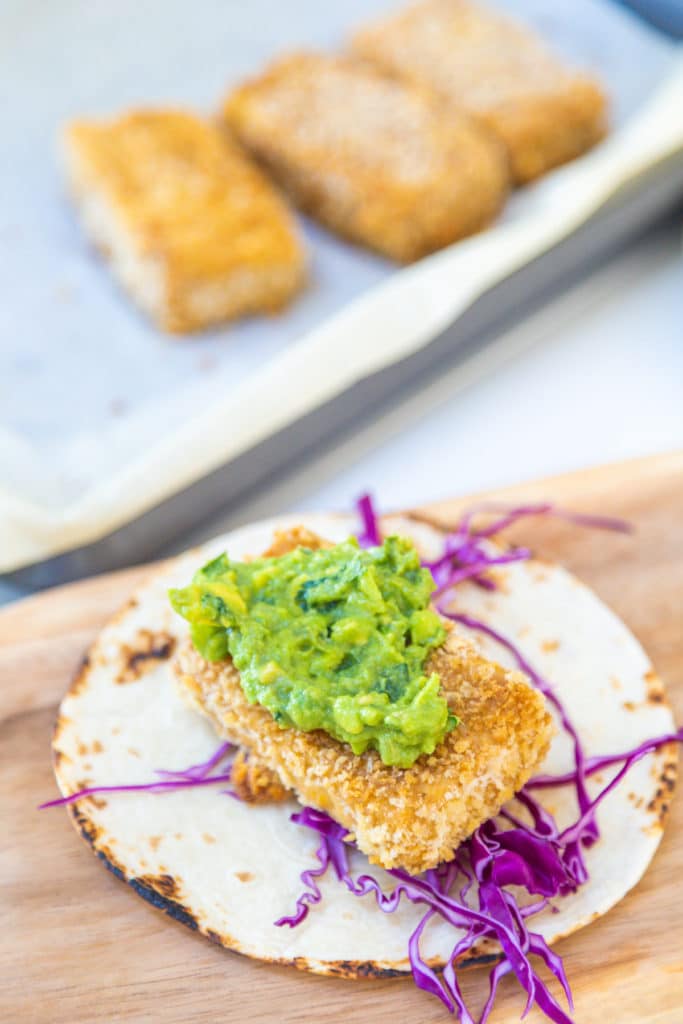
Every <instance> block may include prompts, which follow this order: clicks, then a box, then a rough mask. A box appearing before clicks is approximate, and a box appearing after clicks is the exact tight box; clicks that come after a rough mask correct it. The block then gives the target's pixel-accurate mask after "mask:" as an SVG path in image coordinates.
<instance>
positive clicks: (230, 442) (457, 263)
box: [0, 0, 683, 570]
mask: <svg viewBox="0 0 683 1024" xmlns="http://www.w3.org/2000/svg"><path fill="white" fill-rule="evenodd" d="M392 6H396V4H388V3H386V2H384V3H381V2H377V0H370V2H368V0H364V2H360V0H352V2H350V3H347V4H345V5H344V9H343V11H342V10H333V9H328V8H327V5H319V4H315V3H312V2H309V0H295V2H293V3H290V4H288V5H281V4H276V3H275V2H274V0H256V2H252V3H250V4H249V5H243V4H241V3H236V2H235V3H225V2H224V3H213V2H203V3H199V4H196V3H195V4H194V5H189V4H187V3H178V2H176V0H174V2H169V0H166V2H164V3H162V2H160V0H148V2H146V3H143V4H140V3H132V2H130V0H124V2H120V3H117V4H116V5H105V4H102V5H93V4H87V3H85V2H83V0H72V2H70V3H68V2H62V3H61V4H60V5H52V6H51V7H45V6H43V5H40V6H38V4H37V3H34V2H26V0H23V2H21V3H16V4H15V5H10V7H9V9H8V14H6V15H5V16H4V17H3V20H4V23H5V29H4V31H3V33H2V42H1V43H0V47H1V48H2V49H0V76H4V84H5V95H12V96H15V97H17V98H18V102H15V103H14V104H11V105H8V106H7V108H6V109H5V112H4V115H3V116H4V117H5V118H6V119H7V120H8V125H7V127H6V130H5V133H4V138H5V147H4V148H5V152H9V153H11V154H12V156H13V159H12V160H11V161H7V162H6V164H7V165H8V166H7V168H6V170H5V171H4V172H3V177H4V176H5V175H6V176H7V180H6V181H3V182H2V189H1V191H0V204H1V205H0V271H1V272H2V279H3V281H4V283H5V289H4V296H3V303H2V304H1V306H0V360H1V362H0V570H9V569H13V568H16V567H17V566H20V565H23V564H27V563H29V562H32V561H37V560H39V559H42V558H45V557H47V556H48V555H52V554H55V553H57V552H59V551H64V550H66V549H68V548H70V547H75V546H77V545H81V544H83V543H86V542H88V541H92V540H94V539H96V538H97V537H98V536H103V535H104V534H106V533H108V532H110V531H111V530H113V529H115V528H117V527H119V526H120V525H121V524H122V523H125V522H126V521H129V520H131V519H132V518H134V517H135V516H137V515H139V514H140V513H142V512H143V511H145V510H146V509H148V508H150V507H151V506H153V505H155V504H157V503H158V502H159V501H161V500H162V499H163V498H165V497H167V496H168V495H169V494H173V493H175V492H177V491H178V490H179V489H180V488H181V487H183V486H187V485H188V484H189V483H191V482H192V481H193V480H196V479H198V478H199V477H201V476H203V475H204V474H206V473H208V472H210V471H211V470H213V469H215V468H216V467H217V466H219V465H221V464H222V463H224V462H225V461H226V460H227V459H229V458H234V457H235V456H237V455H238V454H239V453H240V452H243V451H245V450H246V449H247V448H248V447H250V446H251V445H253V444H254V443H256V442H257V441H260V440H263V439H264V438H265V437H267V436H269V435H271V434H272V433H273V432H275V431H277V430H279V429H282V428H283V427H285V426H286V425H287V424H289V423H291V422H292V421H294V420H296V419H297V418H299V417H300V416H302V415H304V414H305V413H306V412H309V411H310V410H311V409H312V408H315V407H316V406H317V405H320V404H321V403H322V402H323V401H325V400H328V399H329V398H330V397H333V396H334V395H335V394H338V393H339V392H341V391H342V390H343V389H344V388H346V387H348V386H350V385H351V384H352V383H353V382H354V381H356V380H358V379H360V378H362V377H365V376H367V375H368V374H370V373H372V372H374V371H376V370H377V369H378V368H380V367H381V366H384V365H389V364H392V363H394V362H396V361H397V360H399V359H401V358H403V357H405V356H406V355H408V354H409V353H410V352H412V351H415V350H416V349H418V348H419V347H421V346H422V345H424V344H425V343H427V342H428V341H429V340H430V338H431V337H434V335H435V334H436V333H438V332H439V331H441V330H443V328H444V327H445V326H447V325H448V323H450V322H451V321H452V320H453V319H454V318H455V317H456V316H457V315H458V313H459V312H461V311H462V310H463V309H465V308H467V306H468V305H469V304H470V303H471V302H472V301H473V300H474V299H475V298H476V297H477V296H478V295H481V293H482V292H483V291H485V290H486V289H487V288H488V287H489V286H490V285H491V284H493V283H494V282H495V281H497V280H500V279H501V278H502V277H504V276H506V275H507V274H509V273H510V272H511V271H512V270H514V269H515V267H518V266H520V265H522V264H524V263H525V262H526V261H528V260H529V259H530V258H532V257H533V256H534V255H537V254H538V253H539V252H542V251H544V249H546V248H548V247H550V246H552V245H553V244H555V242H557V241H558V240H559V239H561V238H562V237H564V236H565V235H566V234H568V233H569V232H571V231H572V230H573V229H574V228H575V227H576V226H577V225H578V224H580V223H581V222H582V221H584V220H585V219H586V217H587V216H589V215H590V213H591V212H592V211H593V210H594V209H596V208H597V207H598V206H599V205H601V203H602V202H604V200H605V199H606V198H607V197H608V196H609V195H611V194H612V193H613V192H614V191H615V189H617V188H618V187H619V186H620V185H621V184H622V183H623V182H624V181H628V180H629V179H632V178H633V177H634V176H637V175H638V174H639V173H642V172H643V171H644V170H645V169H646V168H647V167H649V166H650V165H651V164H652V163H653V162H655V161H656V160H658V159H660V158H661V157H662V156H664V155H666V154H667V153H670V152H672V151H674V150H676V149H678V148H680V147H681V145H683V124H682V123H681V122H682V120H683V119H681V117H680V110H681V108H682V106H683V69H682V63H681V55H680V51H677V50H676V49H675V47H674V46H672V45H671V44H670V43H668V42H666V41H665V40H663V39H662V38H661V37H658V36H656V35H654V34H652V33H651V32H649V31H648V30H647V29H645V28H644V27H643V26H642V25H641V24H640V23H639V22H637V21H635V20H634V19H633V18H631V17H630V16H628V15H626V14H624V13H623V12H622V11H620V10H618V9H616V8H613V7H611V6H609V5H607V4H601V3H598V2H594V0H591V2H589V0H583V2H581V3H576V2H575V3H568V2H564V0H563V2H562V3H557V4H555V5H553V8H552V11H551V10H549V9H548V7H549V5H547V4H543V3H541V2H532V0H525V2H524V3H522V2H519V3H512V2H510V3H508V4H506V5H505V6H508V7H511V8H514V9H516V10H517V11H520V12H521V11H523V12H524V13H525V14H526V15H527V16H528V17H529V18H530V19H531V20H533V21H534V22H535V23H536V24H537V25H539V27H540V28H541V29H542V31H543V32H544V34H545V35H546V36H548V37H550V38H551V39H553V41H554V42H555V45H556V46H557V48H558V49H561V50H563V51H564V52H565V53H566V54H567V55H568V56H569V57H570V58H573V59H574V60H575V61H578V62H580V63H581V64H583V65H584V66H588V67H592V68H594V69H595V70H598V71H599V73H600V74H601V75H602V77H603V78H604V79H605V81H606V82H607V84H608V86H609V88H610V90H611V92H612V95H613V99H614V124H615V132H614V134H613V135H612V137H611V138H610V139H609V140H608V141H607V142H606V143H604V144H603V145H602V146H601V147H599V148H598V149H597V150H595V151H594V152H593V153H591V154H589V155H588V156H587V157H585V158H583V159H582V160H580V161H576V162H574V164H572V165H569V166H568V167H566V168H564V169H561V170H560V171H558V172H556V173H555V174H553V175H551V176H550V177H548V178H547V179H545V180H544V181H542V182H540V183H539V184H538V185H536V186H533V187H532V188H530V189H527V190H524V191H523V192H520V193H518V194H516V195H515V196H514V197H513V199H512V201H511V202H510V204H509V206H508V208H507V210H506V212H505V214H504V216H503V218H502V220H501V222H500V223H499V225H498V226H497V227H495V228H493V229H491V230H489V231H488V232H485V233H484V234H482V235H480V236H477V237H476V238H473V239H470V240H467V241H466V242H463V243H459V244H458V245H456V246H453V247H451V249H449V250H444V251H443V252H442V253H439V254H436V255H435V256H434V257H431V258H430V259H428V260H424V261H422V262H421V263H419V264H417V265H415V266H413V267H411V268H407V269H404V270H401V271H399V270H397V269H396V268H394V267H393V266H391V265H390V264H388V263H386V262H385V261H383V260H381V259H379V258H376V257H374V256H372V255H370V254H368V253H365V252H364V251H362V250H360V249H356V248H354V247H352V246H350V245H346V244H344V243H342V242H339V241H337V240H336V239H334V238H332V237H331V236H330V235H328V234H326V233H324V232H322V231H321V230H319V229H317V228H316V227H315V226H313V225H310V224H307V225H306V228H305V231H306V236H307V240H308V243H309V247H310V249H311V252H312V256H313V283H312V286H311V288H310V289H309V291H308V292H307V293H306V294H305V295H304V296H303V297H302V298H301V299H300V300H299V301H298V302H297V303H296V304H295V305H294V306H292V307H291V309H290V310H289V311H288V312H287V313H286V314H285V315H283V316H280V317H277V318H255V319H253V320H250V321H248V322H244V323H241V324H238V325H233V326H230V327H226V328H223V329H221V330H218V331H215V332H213V333H211V334H208V335H204V336H201V337H200V338H192V339H189V340H186V341H182V340H177V339H171V338H167V337H166V336H164V335H161V334H158V333H157V332H156V331H155V330H154V329H153V328H152V327H151V326H150V325H148V324H147V322H146V321H145V320H144V319H142V317H140V316H139V315H138V314H137V312H136V311H135V310H134V309H133V308H132V307H131V306H130V305H129V303H128V302H127V300H125V299H124V298H122V296H121V295H120V294H119V292H118V291H117V288H116V286H115V285H114V283H113V282H112V281H111V279H110V277H109V275H108V274H107V272H106V271H105V270H104V269H103V268H102V267H101V265H100V264H99V261H98V260H96V259H94V258H93V256H92V254H91V253H90V252H89V251H88V249H87V247H86V245H85V243H84V242H83V240H82V237H81V235H80V232H79V230H78V226H77V223H76V220H75V218H74V217H73V215H72V211H71V210H70V208H69V207H68V205H67V203H66V202H65V200H64V198H63V196H62V194H61V180H60V177H59V173H58V168H57V167H56V164H55V153H54V143H55V135H56V133H57V131H58V128H59V125H60V124H61V123H62V122H63V121H64V120H65V119H67V118H68V117H69V116H73V115H75V114H80V113H88V114H100V113H109V112H114V111H116V110H119V109H121V108H123V107H125V106H126V105H128V104H140V103H143V102H144V103H168V102H171V103H184V104H190V105H194V106H197V107H199V108H201V109H204V110H207V111H209V110H211V109H213V108H215V106H216V104H217V102H218V101H219V99H220V97H221V95H222V93H223V92H224V91H225V87H226V85H227V84H228V83H229V82H230V81H233V80H236V79H239V78H240V77H241V76H243V75H244V74H245V73H249V72H250V71H253V70H255V69H257V68H258V67H259V66H260V65H261V64H262V63H263V62H265V61H266V60H267V59H268V58H269V57H270V56H271V55H272V54H274V53H277V52H280V51H282V50H283V49H286V48H287V47H291V46H296V45H299V46H300V45H304V44H305V45H318V46H320V45H322V46H333V45H334V44H336V43H338V42H339V41H340V40H342V39H343V37H344V35H345V33H346V32H347V31H348V29H349V28H350V27H351V26H353V25H355V24H357V23H359V22H361V21H362V20H363V19H364V18H367V17H369V16H370V15H372V14H374V13H376V12H377V11H379V10H382V9H387V8H389V7H392ZM2 50H5V51H6V52H4V53H3V52H2ZM354 300H355V301H354Z"/></svg>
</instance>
